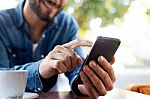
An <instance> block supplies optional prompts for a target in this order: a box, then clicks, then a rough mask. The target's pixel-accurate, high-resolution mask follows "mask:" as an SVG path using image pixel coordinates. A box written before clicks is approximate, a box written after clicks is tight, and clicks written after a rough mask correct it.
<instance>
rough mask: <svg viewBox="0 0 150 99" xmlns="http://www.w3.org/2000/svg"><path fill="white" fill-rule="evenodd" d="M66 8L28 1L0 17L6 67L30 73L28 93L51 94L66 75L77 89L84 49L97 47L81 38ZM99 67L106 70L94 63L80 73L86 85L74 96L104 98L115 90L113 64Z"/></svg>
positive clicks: (57, 1)
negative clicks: (82, 49) (101, 96)
mask: <svg viewBox="0 0 150 99" xmlns="http://www.w3.org/2000/svg"><path fill="white" fill-rule="evenodd" d="M66 3H67V0H24V1H21V2H20V3H19V5H18V6H17V7H16V8H12V9H8V10H4V11H1V12H0V58H1V59H0V66H1V69H3V68H4V69H12V70H28V71H29V73H28V81H27V86H26V91H32V92H40V91H44V92H47V91H49V90H50V89H51V88H52V87H53V86H54V85H55V83H56V81H57V76H58V74H60V73H65V75H66V76H67V77H68V79H69V82H70V85H71V86H72V83H73V82H74V79H75V77H76V75H77V73H78V71H79V69H80V64H81V63H82V58H83V54H82V51H81V49H80V48H79V46H91V45H92V43H91V42H89V41H84V40H79V39H77V28H78V27H77V24H76V22H75V20H74V18H73V17H71V16H70V15H68V14H66V13H65V12H63V11H62V9H63V8H64V6H65V4H66ZM98 62H99V63H100V64H101V65H102V66H103V68H104V70H103V69H102V68H100V67H99V66H98V64H97V63H95V62H94V61H91V62H90V63H89V66H86V67H85V68H84V69H83V71H82V72H81V73H80V77H81V79H82V81H83V84H81V85H78V86H77V87H78V88H76V90H74V88H72V90H73V91H74V93H76V94H77V95H89V96H93V97H98V96H99V95H105V94H106V92H107V91H109V90H111V89H112V87H113V83H114V81H115V76H114V72H113V69H112V67H111V64H110V63H108V61H106V60H105V58H104V57H102V56H100V57H99V58H98ZM112 63H113V61H112ZM89 67H91V69H90V68H89Z"/></svg>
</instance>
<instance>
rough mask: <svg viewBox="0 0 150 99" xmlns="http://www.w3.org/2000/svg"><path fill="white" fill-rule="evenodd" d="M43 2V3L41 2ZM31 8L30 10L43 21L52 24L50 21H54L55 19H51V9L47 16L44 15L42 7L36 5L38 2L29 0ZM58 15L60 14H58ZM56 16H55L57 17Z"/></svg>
mask: <svg viewBox="0 0 150 99" xmlns="http://www.w3.org/2000/svg"><path fill="white" fill-rule="evenodd" d="M40 2H42V1H40ZM29 6H30V8H31V9H32V10H33V12H34V13H35V14H36V15H37V16H38V17H39V18H40V19H41V20H42V21H45V22H50V21H53V19H54V17H50V16H49V15H50V13H51V10H50V9H49V10H48V11H47V12H46V14H44V15H42V12H41V7H40V5H36V0H29ZM57 14H58V12H57ZM57 14H56V15H57ZM56 15H55V16H56Z"/></svg>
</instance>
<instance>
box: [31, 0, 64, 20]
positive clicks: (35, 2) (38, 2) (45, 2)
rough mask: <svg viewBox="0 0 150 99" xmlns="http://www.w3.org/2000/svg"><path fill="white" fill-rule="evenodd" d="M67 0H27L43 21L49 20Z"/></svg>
mask: <svg viewBox="0 0 150 99" xmlns="http://www.w3.org/2000/svg"><path fill="white" fill-rule="evenodd" d="M66 2H67V0H29V5H30V7H31V9H32V10H33V12H34V13H35V14H36V15H37V16H39V18H40V19H41V20H43V21H51V20H52V19H53V18H54V17H55V16H56V15H57V14H58V13H59V12H60V11H61V10H62V9H63V8H64V6H65V4H66Z"/></svg>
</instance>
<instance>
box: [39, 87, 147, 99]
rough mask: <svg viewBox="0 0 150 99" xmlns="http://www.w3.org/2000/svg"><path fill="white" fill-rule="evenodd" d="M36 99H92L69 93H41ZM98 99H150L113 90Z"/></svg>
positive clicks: (128, 92)
mask: <svg viewBox="0 0 150 99" xmlns="http://www.w3.org/2000/svg"><path fill="white" fill-rule="evenodd" d="M38 99H92V97H86V96H85V97H77V96H75V95H74V94H73V93H71V92H48V93H41V94H40V96H39V97H38ZM98 99H150V96H148V95H144V94H140V93H136V92H131V91H127V90H122V89H117V88H114V89H113V90H112V91H109V92H108V93H107V95H106V96H100V97H99V98H98Z"/></svg>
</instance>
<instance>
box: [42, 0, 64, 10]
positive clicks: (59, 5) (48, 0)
mask: <svg viewBox="0 0 150 99" xmlns="http://www.w3.org/2000/svg"><path fill="white" fill-rule="evenodd" d="M45 1H46V2H47V3H48V4H49V5H51V6H52V7H54V8H57V9H59V8H60V7H61V3H62V1H63V0H60V1H61V2H60V4H57V3H55V2H53V1H52V0H45Z"/></svg>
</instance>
